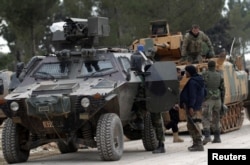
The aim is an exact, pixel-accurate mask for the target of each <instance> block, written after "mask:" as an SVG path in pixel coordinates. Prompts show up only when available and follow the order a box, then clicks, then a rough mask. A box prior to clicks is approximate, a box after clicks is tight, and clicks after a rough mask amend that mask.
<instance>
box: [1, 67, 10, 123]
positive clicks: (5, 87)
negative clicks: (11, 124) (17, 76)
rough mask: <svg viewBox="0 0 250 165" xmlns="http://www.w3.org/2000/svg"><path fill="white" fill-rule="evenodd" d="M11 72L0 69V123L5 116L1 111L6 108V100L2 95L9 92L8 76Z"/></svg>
mask: <svg viewBox="0 0 250 165" xmlns="http://www.w3.org/2000/svg"><path fill="white" fill-rule="evenodd" d="M12 74H13V72H12V71H8V70H1V71H0V125H1V124H2V123H3V121H4V120H5V119H6V118H7V117H6V115H5V114H4V112H3V109H6V108H7V107H6V104H5V103H6V101H5V100H4V97H5V96H6V95H7V94H8V93H9V84H10V77H11V75H12Z"/></svg>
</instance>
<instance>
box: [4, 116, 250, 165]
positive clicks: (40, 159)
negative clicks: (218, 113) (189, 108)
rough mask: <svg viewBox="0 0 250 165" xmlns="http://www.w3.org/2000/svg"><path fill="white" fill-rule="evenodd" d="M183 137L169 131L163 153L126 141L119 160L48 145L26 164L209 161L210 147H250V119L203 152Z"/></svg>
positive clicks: (198, 164) (94, 151) (199, 164)
mask: <svg viewBox="0 0 250 165" xmlns="http://www.w3.org/2000/svg"><path fill="white" fill-rule="evenodd" d="M181 137H182V138H183V139H184V142H183V143H173V142H172V140H173V139H172V136H171V135H169V134H167V135H166V141H165V148H166V153H163V154H152V153H151V152H146V151H145V149H144V147H143V144H142V141H141V140H136V141H126V142H125V144H124V153H123V157H122V158H121V160H119V161H118V162H117V161H114V162H109V161H102V160H100V157H99V155H98V151H97V149H91V148H89V149H80V150H79V151H78V152H76V153H70V154H60V153H59V151H58V150H57V149H55V148H53V147H49V148H48V150H44V149H43V148H42V147H38V148H36V149H34V150H32V151H31V154H30V157H29V160H28V161H27V162H25V163H24V164H35V165H51V164H65V165H66V164H67V165H68V164H79V165H80V164H83V163H84V164H93V165H97V164H98V165H99V164H102V165H104V164H105V165H106V164H107V165H111V164H114V165H117V164H120V165H127V164H129V165H138V164H144V165H152V164H155V165H166V164H171V165H183V164H186V165H194V164H195V165H207V164H208V162H207V155H208V149H248V150H249V149H250V141H249V137H250V121H249V120H248V119H247V118H245V120H244V122H243V126H242V127H241V129H239V130H235V131H232V132H229V133H226V134H222V135H221V139H222V143H216V144H212V143H208V144H207V145H205V146H204V148H205V151H204V152H189V151H188V150H187V147H189V146H190V145H191V144H192V141H191V139H190V137H189V135H188V134H187V133H184V134H181ZM0 138H1V136H0ZM5 164H6V163H5V161H4V159H3V157H2V153H1V152H0V165H5Z"/></svg>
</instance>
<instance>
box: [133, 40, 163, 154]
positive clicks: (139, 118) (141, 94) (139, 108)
mask: <svg viewBox="0 0 250 165" xmlns="http://www.w3.org/2000/svg"><path fill="white" fill-rule="evenodd" d="M140 53H144V46H143V45H138V46H137V51H136V52H135V53H134V54H133V55H132V57H131V69H132V70H135V71H136V72H137V73H138V74H141V73H142V72H143V70H144V69H142V65H143V61H144V59H143V57H142V55H141V54H140ZM140 78H141V80H142V83H141V84H140V85H139V87H138V94H137V99H138V100H136V101H135V104H134V107H133V110H134V111H135V113H136V119H135V120H134V121H133V122H131V123H130V125H131V127H132V128H134V129H136V130H143V129H144V125H143V113H144V112H145V110H146V102H145V100H146V94H145V76H144V75H143V74H141V76H140ZM150 116H151V121H152V125H153V127H154V129H155V133H156V138H157V140H158V142H159V144H158V147H157V148H156V149H155V150H153V152H152V153H154V154H157V153H165V152H166V151H165V147H164V141H165V135H164V129H163V120H162V114H161V113H150Z"/></svg>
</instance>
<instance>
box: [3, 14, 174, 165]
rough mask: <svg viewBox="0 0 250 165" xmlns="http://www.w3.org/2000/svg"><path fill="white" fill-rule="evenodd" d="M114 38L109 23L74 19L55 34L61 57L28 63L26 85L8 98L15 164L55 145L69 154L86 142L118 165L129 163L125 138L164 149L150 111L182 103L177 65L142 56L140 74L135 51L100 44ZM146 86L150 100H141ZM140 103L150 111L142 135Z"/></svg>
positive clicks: (7, 130) (8, 137) (7, 148)
mask: <svg viewBox="0 0 250 165" xmlns="http://www.w3.org/2000/svg"><path fill="white" fill-rule="evenodd" d="M108 33H109V26H108V19H107V18H104V17H91V18H88V19H78V18H67V19H66V20H65V23H64V25H63V31H59V30H56V31H54V32H53V45H54V47H55V53H54V54H52V55H48V56H34V57H33V58H32V59H30V61H29V62H28V63H27V64H26V65H25V67H24V69H23V70H22V73H21V74H20V76H19V79H20V81H21V84H20V85H18V87H17V88H16V89H15V90H13V91H12V92H11V93H10V94H8V95H7V96H6V97H5V100H6V101H7V105H8V110H6V111H5V114H6V115H7V116H8V119H7V120H6V122H5V124H4V127H3V133H2V149H3V155H4V158H5V160H6V161H7V162H8V163H19V162H25V161H27V160H28V158H29V155H30V150H31V149H32V148H35V147H38V146H41V145H44V144H46V143H49V142H57V144H58V148H59V150H60V152H61V153H62V154H64V153H72V152H77V150H78V146H79V144H81V145H84V146H87V147H91V148H97V149H98V151H99V155H100V157H101V159H102V160H110V161H114V160H119V159H121V157H122V154H123V150H124V136H127V137H128V138H129V139H131V140H134V139H142V142H143V143H142V144H143V145H144V148H145V150H146V151H152V150H154V149H155V148H156V147H157V145H158V142H157V140H156V138H155V133H154V130H153V127H152V124H151V119H150V113H148V112H160V111H164V110H168V109H170V107H172V106H173V103H175V102H176V101H177V99H178V89H179V84H178V80H177V75H176V66H175V64H174V63H173V62H156V63H149V61H148V59H147V57H146V56H143V55H142V56H141V58H140V59H138V58H137V59H135V61H136V63H135V65H136V67H135V68H138V66H139V67H142V66H143V64H147V65H146V66H147V67H145V68H147V69H146V70H145V69H142V70H140V69H139V70H136V69H134V67H131V56H132V55H133V53H132V52H129V51H127V50H124V49H119V48H116V49H114V48H107V49H106V48H98V47H97V48H95V47H94V46H95V45H96V42H95V41H96V37H101V36H107V35H108ZM145 57H146V58H145ZM138 61H141V63H137V62H138ZM142 68H143V67H142ZM144 80H145V81H144ZM142 83H144V85H145V89H144V92H145V96H143V97H138V87H139V85H140V84H142ZM168 100H169V102H168ZM137 102H142V104H145V107H146V108H145V110H144V113H143V115H144V122H143V124H144V125H143V126H144V128H143V129H141V130H138V129H135V128H133V125H132V124H131V123H132V122H133V121H134V119H135V118H136V116H135V112H136V110H137V109H136V108H135V107H136V106H134V105H135V104H136V103H137Z"/></svg>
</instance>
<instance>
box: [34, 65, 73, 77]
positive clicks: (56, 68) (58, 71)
mask: <svg viewBox="0 0 250 165" xmlns="http://www.w3.org/2000/svg"><path fill="white" fill-rule="evenodd" d="M68 74H69V63H67V62H61V63H44V64H42V65H41V66H40V67H39V69H38V70H37V71H36V72H35V73H34V74H33V76H34V77H36V78H45V79H46V78H64V77H67V76H68Z"/></svg>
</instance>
